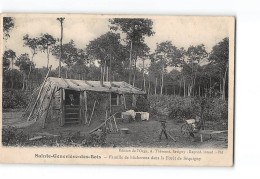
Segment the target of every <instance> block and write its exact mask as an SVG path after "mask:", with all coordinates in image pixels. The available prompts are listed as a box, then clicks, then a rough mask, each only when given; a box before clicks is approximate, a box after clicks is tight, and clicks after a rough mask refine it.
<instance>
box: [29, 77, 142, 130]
mask: <svg viewBox="0 0 260 179" xmlns="http://www.w3.org/2000/svg"><path fill="white" fill-rule="evenodd" d="M145 94H146V93H145V92H144V91H142V90H140V89H138V88H136V87H133V86H132V85H130V84H128V83H126V82H102V83H101V82H100V81H85V80H74V79H64V78H54V77H49V78H47V80H46V82H45V83H44V85H43V88H42V90H40V92H38V97H37V99H35V100H34V101H33V103H31V104H30V106H29V107H28V108H27V110H26V113H25V114H26V115H25V116H26V117H27V119H28V120H34V121H38V122H40V123H41V124H42V126H43V127H44V125H45V123H46V120H48V121H58V123H59V125H60V126H63V125H65V124H72V123H73V124H86V123H88V122H89V120H90V119H91V118H92V117H93V114H96V115H95V116H99V117H100V118H103V119H105V118H106V117H108V116H110V115H112V114H114V113H116V112H123V111H125V110H129V109H134V107H135V104H136V99H137V96H138V95H145Z"/></svg>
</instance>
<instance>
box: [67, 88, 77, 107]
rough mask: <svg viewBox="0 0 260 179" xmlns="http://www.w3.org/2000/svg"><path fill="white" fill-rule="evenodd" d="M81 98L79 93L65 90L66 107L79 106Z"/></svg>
mask: <svg viewBox="0 0 260 179" xmlns="http://www.w3.org/2000/svg"><path fill="white" fill-rule="evenodd" d="M79 96H80V93H79V92H78V91H73V90H65V105H71V106H73V105H79V101H80V100H79Z"/></svg>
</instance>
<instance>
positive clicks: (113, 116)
mask: <svg viewBox="0 0 260 179" xmlns="http://www.w3.org/2000/svg"><path fill="white" fill-rule="evenodd" d="M113 118H114V123H115V126H116V131H117V132H118V128H117V125H116V118H115V116H113Z"/></svg>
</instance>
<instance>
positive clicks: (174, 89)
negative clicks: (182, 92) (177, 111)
mask: <svg viewBox="0 0 260 179" xmlns="http://www.w3.org/2000/svg"><path fill="white" fill-rule="evenodd" d="M173 94H174V96H176V94H175V85H174V86H173Z"/></svg>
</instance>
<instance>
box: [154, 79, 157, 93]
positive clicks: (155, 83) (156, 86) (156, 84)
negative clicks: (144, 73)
mask: <svg viewBox="0 0 260 179" xmlns="http://www.w3.org/2000/svg"><path fill="white" fill-rule="evenodd" d="M156 90H157V78H155V88H154V94H155V95H156V94H157V93H156Z"/></svg>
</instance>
